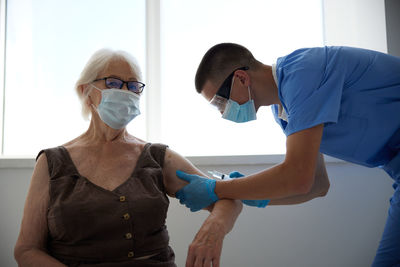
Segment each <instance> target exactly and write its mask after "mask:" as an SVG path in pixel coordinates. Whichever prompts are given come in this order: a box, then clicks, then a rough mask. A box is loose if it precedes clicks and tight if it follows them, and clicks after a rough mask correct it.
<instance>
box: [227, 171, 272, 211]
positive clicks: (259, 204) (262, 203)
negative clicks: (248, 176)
mask: <svg viewBox="0 0 400 267" xmlns="http://www.w3.org/2000/svg"><path fill="white" fill-rule="evenodd" d="M243 176H244V175H243V174H241V173H240V172H231V173H230V174H229V178H240V177H243ZM242 202H243V204H246V205H247V206H253V207H257V208H265V207H266V206H267V205H268V203H269V200H268V199H260V200H242Z"/></svg>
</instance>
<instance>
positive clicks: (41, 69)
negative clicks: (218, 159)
mask: <svg viewBox="0 0 400 267" xmlns="http://www.w3.org/2000/svg"><path fill="white" fill-rule="evenodd" d="M111 2H112V3H111ZM6 25H7V28H6V61H5V66H6V67H5V95H4V97H5V101H4V103H5V104H4V112H5V114H4V129H3V131H4V142H3V144H4V145H3V146H4V147H3V153H4V154H5V155H35V154H36V153H38V152H39V150H41V149H43V148H47V147H51V146H57V145H61V144H63V143H65V142H67V141H69V140H72V139H73V138H75V137H77V136H78V135H80V134H81V133H83V132H84V131H85V130H86V129H87V127H88V122H87V121H84V120H83V119H82V117H81V115H80V111H81V108H80V102H79V99H78V97H77V95H76V94H75V91H74V84H75V82H76V80H77V79H78V77H79V74H80V72H81V71H82V69H83V67H84V65H85V64H86V62H87V60H88V59H89V57H90V56H91V55H92V54H93V53H94V52H95V51H96V50H98V49H100V48H103V47H109V48H113V49H122V50H126V51H128V52H130V53H131V54H133V55H134V56H135V57H136V58H137V60H138V62H139V65H140V66H141V67H142V69H143V70H142V71H144V66H145V40H146V37H145V0H141V1H138V0H135V1H130V0H113V1H99V0H85V1H67V0H64V1H63V0H61V1H53V0H40V1H34V0H18V1H13V0H9V1H7V24H6ZM130 127H135V128H138V129H141V130H139V131H136V133H137V135H138V136H139V137H142V138H144V137H145V134H144V133H145V131H144V129H145V127H144V116H142V117H138V119H137V120H135V121H134V122H133V123H132V125H130Z"/></svg>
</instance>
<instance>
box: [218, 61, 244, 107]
mask: <svg viewBox="0 0 400 267" xmlns="http://www.w3.org/2000/svg"><path fill="white" fill-rule="evenodd" d="M248 69H249V67H240V68H237V69H235V70H233V71H232V73H231V74H229V76H228V77H226V79H225V80H224V82H223V83H222V85H221V86H220V87H219V89H218V91H217V93H216V94H215V96H214V97H213V98H212V99H211V100H210V104H211V105H212V106H214V107H216V108H217V109H218V110H219V111H220V112H224V111H225V106H226V104H227V103H228V99H229V97H230V95H231V89H232V82H233V75H234V73H235V71H237V70H248Z"/></svg>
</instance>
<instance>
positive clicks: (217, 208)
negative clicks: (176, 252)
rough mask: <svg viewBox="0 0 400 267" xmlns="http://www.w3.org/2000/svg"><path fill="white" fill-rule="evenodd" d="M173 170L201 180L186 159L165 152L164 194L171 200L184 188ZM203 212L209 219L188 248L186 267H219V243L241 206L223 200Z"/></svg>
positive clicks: (170, 152)
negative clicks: (193, 175) (195, 175)
mask: <svg viewBox="0 0 400 267" xmlns="http://www.w3.org/2000/svg"><path fill="white" fill-rule="evenodd" d="M177 170H182V171H184V172H186V173H190V174H197V175H201V176H205V175H204V174H203V173H202V172H201V171H200V170H199V169H197V168H196V167H195V166H194V165H193V164H192V163H190V162H189V161H188V160H187V159H185V158H184V157H182V156H181V155H179V154H178V153H176V152H174V151H172V150H170V149H167V151H166V154H165V161H164V168H163V174H164V184H165V186H166V190H167V194H168V195H169V196H172V197H175V193H176V192H177V191H178V190H179V189H181V188H182V187H183V186H185V185H186V184H187V182H185V181H183V180H181V179H179V178H178V177H177V176H176V171H177ZM207 210H209V211H210V215H209V216H208V217H207V219H206V220H205V221H204V223H203V225H202V226H201V228H200V230H199V231H198V233H197V234H196V236H195V238H194V240H193V242H192V243H191V245H190V246H189V250H188V257H187V260H186V266H187V267H190V266H195V264H198V263H200V262H203V261H206V262H207V264H210V265H205V266H219V259H220V256H221V250H222V243H223V239H224V237H225V235H226V234H227V233H229V232H230V231H231V230H232V228H233V226H234V224H235V221H236V219H237V217H238V216H239V214H240V212H241V210H242V203H241V201H239V200H228V199H224V200H219V201H217V202H216V203H214V205H211V206H210V207H207ZM211 263H212V264H211ZM196 266H197V265H196ZM201 266H203V265H201Z"/></svg>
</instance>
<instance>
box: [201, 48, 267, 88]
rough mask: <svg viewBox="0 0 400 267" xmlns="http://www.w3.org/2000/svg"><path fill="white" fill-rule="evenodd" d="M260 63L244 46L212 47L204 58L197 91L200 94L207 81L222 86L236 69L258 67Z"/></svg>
mask: <svg viewBox="0 0 400 267" xmlns="http://www.w3.org/2000/svg"><path fill="white" fill-rule="evenodd" d="M258 64H259V62H258V61H257V60H256V59H255V58H254V56H253V54H252V53H251V52H250V51H249V50H248V49H247V48H246V47H244V46H241V45H239V44H234V43H221V44H217V45H215V46H213V47H211V48H210V49H209V50H208V51H207V53H205V55H204V56H203V59H202V60H201V62H200V65H199V67H198V68H197V72H196V77H195V86H196V91H197V92H198V93H199V94H200V93H201V91H202V90H203V87H204V85H205V83H206V81H207V80H210V81H211V82H212V83H214V84H220V83H222V81H223V80H224V79H225V78H226V77H227V76H228V75H229V74H230V73H231V72H232V71H233V70H234V69H236V68H240V67H244V66H247V67H249V68H250V69H254V68H256V67H257V65H258Z"/></svg>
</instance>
